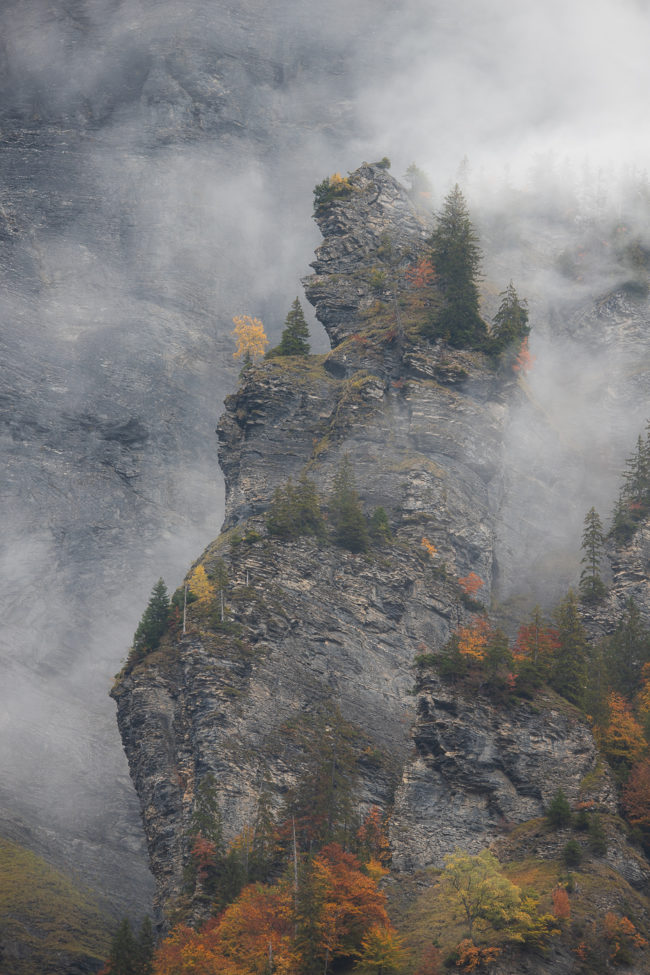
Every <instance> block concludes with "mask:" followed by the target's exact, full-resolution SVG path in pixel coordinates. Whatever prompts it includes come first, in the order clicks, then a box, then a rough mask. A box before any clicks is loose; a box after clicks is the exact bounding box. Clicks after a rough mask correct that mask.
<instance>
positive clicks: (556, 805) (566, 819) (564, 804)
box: [546, 789, 572, 829]
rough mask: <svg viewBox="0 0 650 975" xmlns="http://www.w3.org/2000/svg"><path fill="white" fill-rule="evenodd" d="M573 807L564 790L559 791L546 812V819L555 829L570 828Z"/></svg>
mask: <svg viewBox="0 0 650 975" xmlns="http://www.w3.org/2000/svg"><path fill="white" fill-rule="evenodd" d="M571 818H572V817H571V806H570V805H569V800H568V799H567V797H566V796H565V795H564V792H563V791H562V789H558V790H557V792H556V793H555V795H554V796H553V798H552V799H551V801H550V803H549V805H548V809H547V810H546V819H547V821H548V823H549V824H550V825H551V826H553V827H554V828H555V829H561V827H562V826H569V825H570V823H571Z"/></svg>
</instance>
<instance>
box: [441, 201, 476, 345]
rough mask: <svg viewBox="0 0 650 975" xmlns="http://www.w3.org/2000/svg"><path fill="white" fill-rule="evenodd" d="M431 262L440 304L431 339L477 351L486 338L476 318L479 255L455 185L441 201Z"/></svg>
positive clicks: (467, 214)
mask: <svg viewBox="0 0 650 975" xmlns="http://www.w3.org/2000/svg"><path fill="white" fill-rule="evenodd" d="M431 248H432V252H431V254H432V262H433V266H434V267H435V269H436V276H437V282H438V286H439V288H440V291H441V294H442V297H443V304H442V307H441V309H440V311H439V312H438V314H437V316H436V319H435V323H434V336H436V337H437V336H441V337H442V338H446V339H447V340H448V341H449V343H450V344H451V345H454V346H457V347H470V348H472V347H474V348H475V347H477V346H478V347H481V346H483V345H484V344H485V340H486V338H487V328H486V325H485V322H484V321H483V319H482V318H481V316H480V314H479V292H478V284H477V280H478V275H479V268H480V263H481V253H480V250H479V246H478V235H477V233H476V231H475V229H474V227H473V226H472V222H471V220H470V218H469V212H468V209H467V203H466V201H465V197H464V196H463V194H462V192H461V190H460V187H459V186H458V184H456V186H455V187H454V189H453V190H452V191H451V192H450V193H449V194H448V195H447V197H446V198H445V201H444V204H443V207H442V209H441V210H440V212H439V213H438V214H437V218H436V227H435V229H434V232H433V235H432V237H431Z"/></svg>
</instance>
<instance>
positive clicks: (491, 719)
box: [391, 674, 616, 870]
mask: <svg viewBox="0 0 650 975" xmlns="http://www.w3.org/2000/svg"><path fill="white" fill-rule="evenodd" d="M417 712H418V714H417V722H416V724H415V728H414V731H413V741H414V743H415V747H416V751H417V757H416V758H415V759H414V760H412V761H411V762H409V763H408V764H407V766H406V768H405V770H404V775H403V779H402V784H401V786H400V789H399V790H398V794H397V797H396V801H395V811H394V813H393V818H392V834H391V840H392V844H393V851H394V853H393V862H394V863H395V864H396V865H397V867H398V868H399V869H401V870H413V869H416V868H421V867H422V866H431V865H432V866H439V865H440V864H441V862H442V861H443V858H444V857H445V856H447V855H448V854H449V853H451V852H453V850H454V848H455V847H456V846H459V847H461V848H462V849H466V850H468V851H469V852H471V853H478V852H479V851H480V850H481V849H483V848H484V847H485V846H486V845H487V844H489V843H492V842H494V841H495V840H496V839H497V838H498V837H499V836H500V835H501V834H502V833H503V831H504V829H507V828H508V827H509V826H510V825H512V824H513V823H522V822H525V821H526V820H529V819H534V818H536V817H538V816H542V815H543V813H544V810H545V809H546V807H547V806H548V805H549V803H550V801H551V799H552V798H553V796H554V795H555V794H556V793H557V791H558V789H562V791H563V792H564V794H565V795H566V796H567V798H568V799H569V801H570V802H571V804H573V805H574V804H576V803H577V802H578V801H581V802H586V803H596V804H597V805H598V806H599V807H600V808H601V809H607V810H609V811H611V812H615V811H616V792H615V789H614V786H613V784H612V782H611V780H610V777H609V776H608V775H607V774H606V773H605V774H603V775H602V776H599V777H597V779H596V784H595V785H591V786H590V787H588V788H587V787H585V786H584V785H583V780H585V776H587V775H588V773H590V772H592V771H593V770H594V768H595V767H596V765H597V763H598V754H597V749H596V746H595V744H594V741H593V738H592V736H591V733H590V732H589V730H588V728H587V727H586V726H585V724H584V720H583V719H582V717H581V716H580V714H579V712H577V711H575V712H574V711H572V709H571V708H570V706H569V705H567V702H566V701H564V700H562V699H560V698H558V699H555V700H553V699H549V700H542V699H539V698H538V699H537V700H536V701H535V707H534V708H532V707H531V706H530V705H527V704H525V703H518V704H517V705H511V706H508V707H504V708H497V707H495V706H494V704H493V703H492V702H490V701H489V699H488V698H481V697H479V698H478V699H476V698H474V699H468V697H467V695H466V692H465V693H462V692H461V693H458V691H457V690H454V688H453V686H450V685H449V683H444V682H443V681H441V680H440V679H439V678H438V677H436V676H435V675H434V674H430V675H428V676H427V677H426V678H424V679H422V680H421V681H420V691H419V695H418V700H417ZM588 781H589V780H587V782H588Z"/></svg>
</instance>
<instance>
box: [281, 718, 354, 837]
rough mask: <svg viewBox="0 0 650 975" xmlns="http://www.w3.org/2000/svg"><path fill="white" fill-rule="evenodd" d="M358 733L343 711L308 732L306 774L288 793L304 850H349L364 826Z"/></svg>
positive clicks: (317, 722) (288, 813)
mask: <svg viewBox="0 0 650 975" xmlns="http://www.w3.org/2000/svg"><path fill="white" fill-rule="evenodd" d="M357 739H358V732H357V730H356V729H355V728H354V726H353V725H351V724H349V722H347V721H346V720H345V719H344V718H343V716H342V714H341V712H340V711H339V709H338V708H337V707H332V708H331V709H329V710H328V711H327V712H325V713H322V714H320V715H318V716H317V718H316V720H315V721H314V722H313V724H312V723H311V722H310V723H309V724H308V725H307V726H306V727H305V729H304V732H303V739H302V742H301V744H302V746H303V748H304V753H305V770H304V773H303V775H302V776H301V777H300V779H299V781H298V782H297V783H296V786H295V787H294V788H293V789H292V790H291V791H290V792H289V793H288V795H287V808H286V819H287V821H291V820H293V822H294V823H295V828H296V835H297V838H298V844H299V847H300V848H301V849H303V850H311V851H312V852H313V851H314V850H320V849H322V847H323V846H325V845H326V844H327V843H332V842H339V843H341V845H343V846H347V845H348V842H349V840H350V837H351V836H353V835H354V834H355V833H356V829H357V827H358V822H357V816H356V812H355V808H354V804H353V801H352V799H353V788H354V784H355V782H356V778H357V774H358V769H357V748H356V747H355V745H356V742H357Z"/></svg>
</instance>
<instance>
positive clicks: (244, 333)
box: [230, 315, 269, 366]
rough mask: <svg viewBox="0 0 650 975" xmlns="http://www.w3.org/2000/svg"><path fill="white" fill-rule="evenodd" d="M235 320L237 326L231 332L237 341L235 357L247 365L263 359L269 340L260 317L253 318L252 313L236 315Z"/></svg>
mask: <svg viewBox="0 0 650 975" xmlns="http://www.w3.org/2000/svg"><path fill="white" fill-rule="evenodd" d="M233 322H234V323H235V327H234V329H233V330H232V332H231V333H230V334H231V335H232V336H233V338H234V339H235V342H236V343H237V348H236V349H235V351H234V352H233V357H234V358H235V359H241V360H242V362H243V363H244V365H245V366H246V365H250V364H251V363H252V362H255V360H256V359H261V358H262V356H263V355H264V352H265V351H266V347H267V345H268V344H269V340H268V338H267V337H266V333H265V331H264V325H263V324H262V322H261V321H260V319H259V318H251V316H250V315H235V317H234V318H233Z"/></svg>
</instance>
